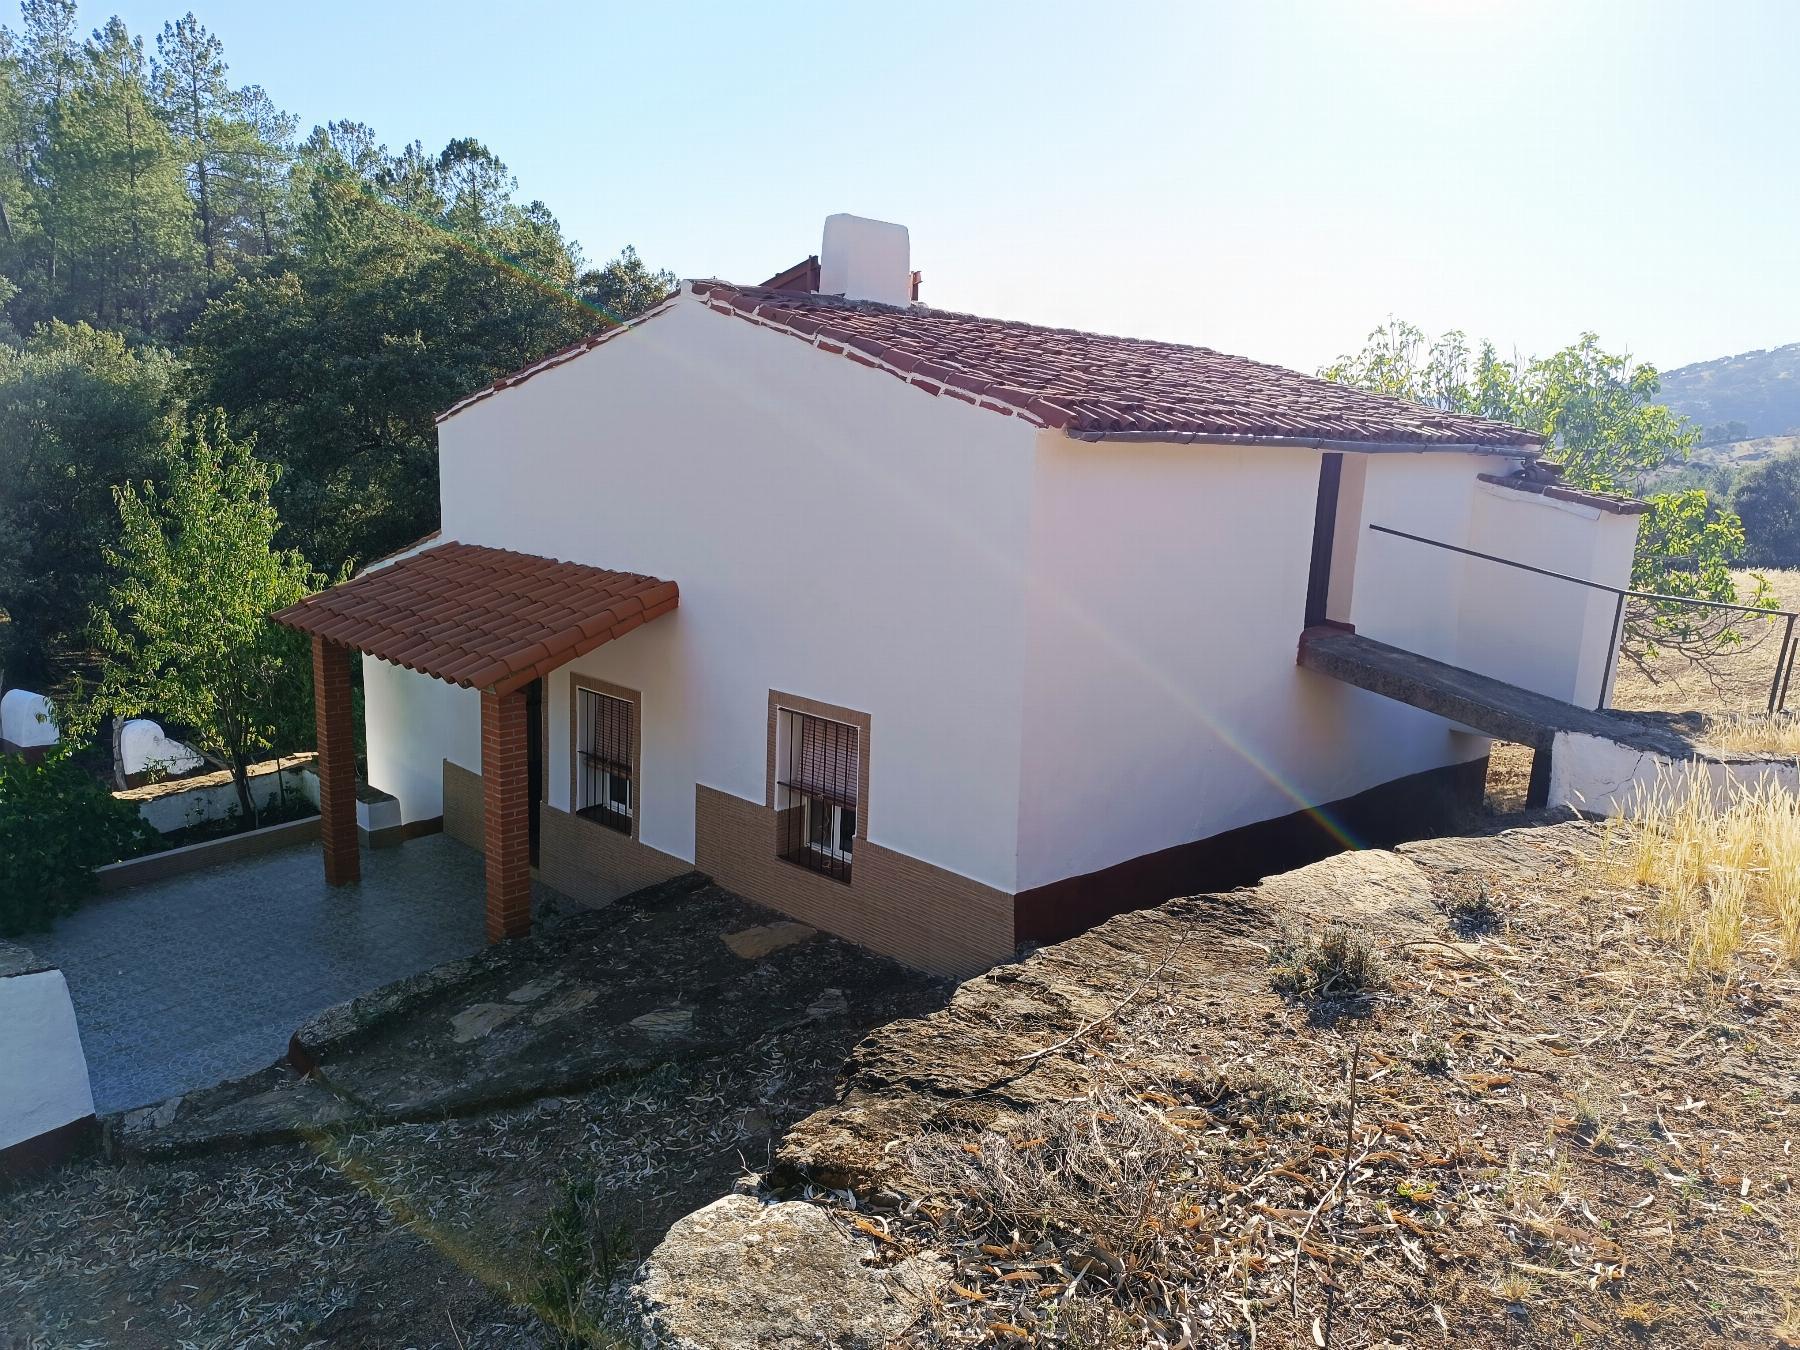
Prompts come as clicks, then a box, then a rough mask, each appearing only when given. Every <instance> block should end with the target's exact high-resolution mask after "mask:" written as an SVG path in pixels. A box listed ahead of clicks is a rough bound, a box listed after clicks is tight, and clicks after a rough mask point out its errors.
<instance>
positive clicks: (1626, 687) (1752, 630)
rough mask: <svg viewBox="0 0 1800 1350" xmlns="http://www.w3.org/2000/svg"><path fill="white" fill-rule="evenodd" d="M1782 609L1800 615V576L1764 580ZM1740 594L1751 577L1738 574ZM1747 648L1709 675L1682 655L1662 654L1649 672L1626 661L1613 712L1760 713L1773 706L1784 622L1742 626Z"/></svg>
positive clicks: (1779, 574) (1773, 575)
mask: <svg viewBox="0 0 1800 1350" xmlns="http://www.w3.org/2000/svg"><path fill="white" fill-rule="evenodd" d="M1760 575H1761V576H1763V577H1764V578H1765V579H1766V580H1767V581H1768V583H1769V587H1770V589H1771V590H1772V591H1774V593H1775V603H1776V604H1778V605H1779V606H1780V607H1781V608H1782V609H1791V610H1800V571H1793V570H1790V571H1779V570H1778V571H1767V572H1763V573H1761V574H1760ZM1736 576H1737V581H1738V589H1739V593H1740V594H1748V593H1749V591H1750V589H1751V587H1752V586H1753V585H1754V582H1753V581H1752V578H1751V574H1750V573H1748V572H1739V573H1737V574H1736ZM1741 631H1742V634H1743V639H1744V640H1743V643H1742V645H1741V646H1740V647H1739V648H1738V649H1736V650H1735V651H1732V652H1730V653H1729V654H1727V655H1725V656H1723V657H1721V658H1719V660H1718V661H1717V662H1716V663H1715V665H1716V667H1717V668H1716V669H1715V670H1713V671H1711V672H1708V671H1706V670H1703V669H1701V668H1700V667H1698V666H1696V665H1695V664H1694V663H1693V662H1691V661H1689V660H1688V659H1687V658H1686V657H1684V656H1682V655H1680V654H1679V653H1676V652H1668V651H1665V652H1660V653H1659V654H1658V655H1657V657H1656V659H1654V660H1653V661H1651V662H1650V663H1649V665H1648V669H1647V670H1640V669H1638V668H1637V667H1636V666H1635V665H1633V664H1632V663H1631V662H1630V661H1628V660H1626V661H1621V663H1620V666H1619V677H1618V682H1617V684H1616V685H1615V687H1614V689H1613V706H1614V707H1615V708H1623V709H1626V710H1628V711H1631V712H1690V711H1691V712H1702V713H1707V714H1709V715H1711V716H1717V717H1723V716H1728V715H1730V714H1733V713H1757V712H1761V711H1762V710H1763V709H1764V708H1766V707H1767V706H1768V698H1769V681H1770V680H1771V678H1772V677H1773V676H1774V674H1775V660H1776V655H1777V653H1778V651H1779V649H1780V646H1781V627H1780V621H1779V620H1776V621H1772V622H1771V621H1764V620H1760V619H1756V618H1749V619H1747V620H1746V621H1745V623H1744V624H1743V625H1742V626H1741Z"/></svg>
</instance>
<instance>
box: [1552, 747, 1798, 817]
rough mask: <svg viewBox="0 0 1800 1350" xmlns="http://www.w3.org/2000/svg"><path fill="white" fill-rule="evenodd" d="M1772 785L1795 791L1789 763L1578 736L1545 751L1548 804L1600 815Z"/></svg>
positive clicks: (1726, 795)
mask: <svg viewBox="0 0 1800 1350" xmlns="http://www.w3.org/2000/svg"><path fill="white" fill-rule="evenodd" d="M1767 784H1773V785H1774V786H1776V787H1778V788H1780V789H1781V790H1782V791H1784V792H1791V793H1800V763H1797V762H1796V761H1794V760H1792V759H1753V758H1747V757H1734V758H1723V757H1721V758H1711V757H1707V758H1697V759H1677V758H1675V757H1674V756H1671V755H1666V754H1659V753H1657V752H1656V751H1654V750H1646V749H1642V748H1640V747H1636V746H1632V745H1625V744H1621V743H1620V742H1618V741H1614V740H1608V739H1606V738H1605V737H1601V736H1589V735H1586V734H1583V733H1581V732H1574V731H1565V732H1560V733H1558V735H1557V737H1556V743H1555V744H1554V745H1553V746H1552V747H1551V751H1550V804H1551V805H1552V806H1569V807H1573V808H1574V809H1576V810H1578V811H1587V812H1591V813H1593V814H1595V815H1602V816H1622V815H1629V814H1630V813H1631V812H1632V811H1633V810H1634V809H1636V808H1637V807H1638V806H1640V805H1642V804H1643V803H1644V802H1645V801H1646V799H1647V798H1648V797H1649V796H1650V795H1651V794H1654V793H1657V792H1666V791H1669V790H1671V789H1673V790H1675V791H1678V792H1682V793H1688V792H1693V791H1695V790H1699V789H1703V790H1704V791H1706V792H1709V793H1711V794H1712V796H1713V798H1714V799H1715V800H1716V801H1718V802H1721V803H1723V802H1725V801H1727V800H1729V798H1730V796H1731V795H1732V794H1733V793H1735V792H1739V791H1742V790H1744V789H1756V788H1760V787H1763V786H1765V785H1767Z"/></svg>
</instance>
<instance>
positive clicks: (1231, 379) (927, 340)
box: [691, 281, 1543, 455]
mask: <svg viewBox="0 0 1800 1350" xmlns="http://www.w3.org/2000/svg"><path fill="white" fill-rule="evenodd" d="M691 285H692V288H693V291H694V293H695V294H697V295H699V296H701V297H703V298H704V299H705V300H706V302H707V303H708V304H709V305H710V306H711V307H712V308H714V309H717V310H720V311H722V312H726V313H731V314H735V315H737V316H739V317H741V318H747V319H751V320H753V321H755V322H757V323H761V324H764V325H767V326H769V327H771V328H775V329H779V330H781V331H784V332H787V333H789V334H791V335H792V336H794V337H795V338H797V339H799V340H801V341H805V342H810V343H813V344H814V345H816V346H818V347H819V348H821V349H822V350H825V351H827V352H831V353H833V354H836V353H839V352H840V351H841V352H843V353H844V354H846V355H848V356H849V357H850V359H851V360H853V361H856V362H857V363H858V364H860V365H869V364H871V363H873V364H874V365H875V366H876V367H877V368H880V369H885V370H887V371H889V372H890V373H891V374H893V375H895V376H896V377H897V378H900V379H903V380H906V381H908V382H909V383H912V384H918V385H921V386H922V387H927V388H931V387H932V386H942V385H954V386H956V387H957V388H960V389H966V390H969V391H970V392H972V393H974V394H976V395H977V396H978V397H979V398H980V399H981V406H982V407H984V408H990V409H992V410H994V411H1002V410H1003V409H1002V407H1001V406H997V405H1004V410H1005V411H1009V412H1012V413H1014V414H1016V415H1019V416H1022V417H1024V418H1026V419H1027V420H1028V421H1033V422H1036V423H1038V424H1039V425H1042V426H1046V427H1054V428H1059V429H1061V430H1064V431H1067V432H1068V434H1069V435H1071V436H1076V437H1079V438H1082V439H1087V440H1123V439H1132V438H1137V439H1144V440H1208V441H1216V440H1225V441H1232V440H1242V441H1247V442H1256V443H1285V442H1299V443H1304V444H1308V445H1313V444H1318V443H1320V442H1326V443H1342V444H1344V445H1346V446H1352V447H1363V448H1370V449H1373V448H1377V447H1380V448H1386V449H1412V450H1430V449H1439V448H1455V449H1474V450H1484V451H1493V452H1495V453H1500V454H1512V455H1520V454H1525V455H1530V454H1534V453H1536V451H1537V449H1538V447H1539V446H1541V445H1542V444H1543V440H1542V438H1541V437H1539V436H1536V435H1534V434H1532V433H1531V432H1528V431H1525V430H1522V429H1521V428H1519V427H1512V426H1507V425H1505V424H1503V423H1500V422H1491V421H1488V420H1487V419H1485V418H1480V417H1469V416H1465V415H1463V414H1460V413H1450V412H1442V411H1439V410H1437V409H1434V408H1426V407H1421V406H1419V405H1417V404H1412V403H1406V402H1403V401H1402V400H1400V399H1395V398H1388V397H1386V396H1385V395H1381V394H1371V393H1368V392H1365V391H1363V390H1360V389H1352V388H1350V387H1348V386H1346V385H1341V384H1333V383H1331V382H1330V381H1327V380H1321V379H1317V378H1315V377H1313V376H1310V375H1301V374H1299V373H1298V372H1296V371H1292V370H1285V369H1283V368H1282V367H1280V366H1271V365H1265V364H1263V363H1262V362H1260V361H1250V360H1246V359H1245V358H1243V357H1240V356H1227V355H1225V354H1224V353H1222V352H1216V351H1213V350H1212V349H1210V348H1207V347H1186V346H1181V345H1179V344H1177V343H1172V342H1152V341H1147V340H1145V339H1141V338H1122V337H1106V336H1103V335H1100V334H1097V333H1082V332H1077V331H1075V330H1073V329H1066V328H1042V327H1038V326H1036V325H1034V324H1026V323H1014V322H1010V321H1007V320H1002V319H984V318H981V317H978V316H976V315H972V314H955V313H950V312H948V311H945V310H936V309H926V308H924V307H922V306H919V305H910V306H902V305H880V304H874V303H870V302H862V301H848V300H845V299H843V298H842V297H840V296H830V295H815V294H807V293H803V292H795V291H786V290H772V289H767V288H764V287H746V286H733V285H730V284H728V283H726V282H722V281H696V282H693V283H691ZM931 392H934V393H935V392H937V390H936V388H931Z"/></svg>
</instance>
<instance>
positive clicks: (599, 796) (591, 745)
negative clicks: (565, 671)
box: [575, 689, 637, 834]
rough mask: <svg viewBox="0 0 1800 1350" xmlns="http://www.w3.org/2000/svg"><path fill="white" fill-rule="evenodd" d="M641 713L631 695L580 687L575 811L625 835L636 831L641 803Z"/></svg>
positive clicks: (577, 705) (577, 722)
mask: <svg viewBox="0 0 1800 1350" xmlns="http://www.w3.org/2000/svg"><path fill="white" fill-rule="evenodd" d="M635 712H636V709H635V708H634V707H633V705H632V703H631V701H630V700H629V699H623V698H614V697H613V696H612V695H611V694H602V693H600V692H598V691H597V690H593V689H578V690H577V691H576V728H575V738H576V739H575V745H576V756H577V763H576V771H575V783H576V791H575V813H576V814H577V815H580V816H585V817H586V818H587V819H589V820H593V821H598V822H599V823H600V824H602V825H605V826H606V827H607V828H608V829H613V830H618V831H619V832H620V833H621V834H630V833H631V818H632V815H633V813H634V810H635V808H636V806H637V785H636V784H635V783H634V782H633V781H632V766H633V765H634V764H635V763H636V762H637V755H636V753H635V752H636V750H637V727H636V726H635V725H634V720H635V719H634V716H633V714H634V713H635Z"/></svg>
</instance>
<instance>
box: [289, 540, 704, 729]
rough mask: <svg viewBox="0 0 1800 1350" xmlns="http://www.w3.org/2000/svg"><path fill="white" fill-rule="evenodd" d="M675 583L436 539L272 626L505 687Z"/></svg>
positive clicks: (655, 605)
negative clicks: (437, 542) (427, 546)
mask: <svg viewBox="0 0 1800 1350" xmlns="http://www.w3.org/2000/svg"><path fill="white" fill-rule="evenodd" d="M679 600H680V593H679V590H678V588H677V587H676V585H675V583H674V582H672V581H663V580H660V579H659V578H657V577H647V576H640V575H638V574H637V573H635V572H610V571H607V570H606V569H605V568H600V567H587V566H584V565H582V564H580V563H569V562H557V561H556V560H555V559H552V558H540V557H538V556H537V555H536V554H533V553H514V552H512V551H511V550H509V549H502V548H484V547H481V546H480V545H476V544H458V543H450V544H439V545H437V546H436V547H435V548H428V549H426V550H425V551H424V552H422V553H415V554H413V555H412V556H411V557H407V558H401V559H399V560H398V561H396V562H392V563H389V564H388V565H387V566H385V567H382V568H379V569H377V570H376V571H373V572H364V573H362V574H361V575H360V576H357V577H355V578H353V579H352V580H350V581H346V582H344V583H342V584H341V585H338V586H333V587H331V588H330V589H328V590H323V591H320V592H318V593H317V594H316V595H309V596H307V597H306V599H304V600H302V601H300V603H299V604H296V605H290V606H289V607H288V608H286V609H284V610H281V611H280V612H279V613H277V614H275V615H273V616H272V617H273V618H274V620H275V622H276V623H280V624H285V625H287V626H288V627H289V628H297V629H299V630H300V631H301V632H303V633H310V634H312V635H313V636H314V637H321V638H325V639H326V640H327V641H330V642H336V643H340V644H342V645H343V646H346V647H353V648H355V649H356V650H357V651H361V652H367V653H368V654H369V655H371V656H378V657H380V658H381V659H382V660H384V661H392V662H393V663H394V664H395V665H400V666H405V667H406V668H407V669H408V670H417V671H420V672H421V673H423V674H426V675H434V676H436V677H437V678H438V679H440V680H448V681H449V682H450V683H451V684H459V685H462V686H463V687H464V688H469V689H491V690H493V691H494V692H496V693H502V694H504V693H511V692H512V691H513V690H515V689H519V688H522V687H523V686H525V685H527V684H529V683H530V682H531V681H532V680H534V679H537V678H539V677H540V676H543V675H547V674H549V673H550V672H551V671H552V670H555V669H556V668H557V667H558V666H561V665H563V664H564V663H566V662H568V661H572V660H573V659H574V658H576V657H577V656H580V655H582V654H583V653H584V652H589V651H592V650H593V649H594V648H596V647H598V646H600V645H601V644H602V643H604V642H610V641H611V640H612V639H613V638H616V637H623V636H624V635H625V634H626V633H629V632H630V631H631V630H632V629H634V628H636V627H637V626H638V625H639V624H643V623H648V622H649V621H650V620H651V619H656V618H660V617H661V616H662V615H664V614H667V613H668V612H669V611H670V610H672V609H674V608H675V607H676V605H677V604H678V603H679Z"/></svg>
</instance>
